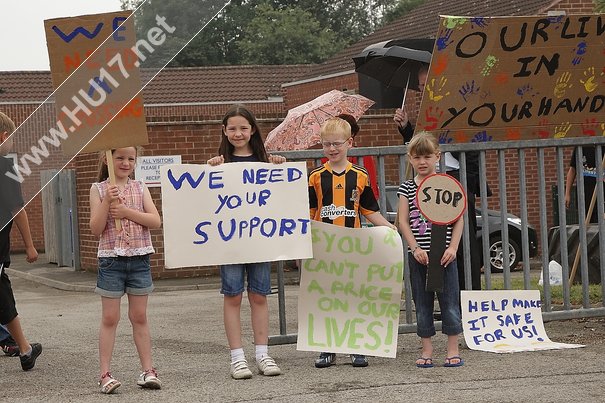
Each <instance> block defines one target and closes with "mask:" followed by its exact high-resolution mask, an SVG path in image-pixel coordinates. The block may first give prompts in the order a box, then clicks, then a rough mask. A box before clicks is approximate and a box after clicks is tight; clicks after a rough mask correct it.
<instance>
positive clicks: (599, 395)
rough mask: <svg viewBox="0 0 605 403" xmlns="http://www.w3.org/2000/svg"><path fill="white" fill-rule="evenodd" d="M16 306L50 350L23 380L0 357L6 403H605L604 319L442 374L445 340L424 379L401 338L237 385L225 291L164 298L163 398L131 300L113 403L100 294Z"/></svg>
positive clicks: (158, 305) (293, 293) (288, 363)
mask: <svg viewBox="0 0 605 403" xmlns="http://www.w3.org/2000/svg"><path fill="white" fill-rule="evenodd" d="M11 280H12V283H13V288H14V291H15V295H16V299H17V308H18V310H19V314H20V317H21V319H22V324H23V327H24V330H25V333H26V335H27V337H28V338H30V341H32V342H34V341H35V342H41V343H42V344H43V346H44V351H43V353H42V355H41V356H40V357H39V359H38V361H37V363H36V367H35V368H34V369H33V370H32V371H29V372H23V371H22V370H21V368H20V365H19V360H18V359H17V358H11V357H5V356H0V401H2V402H11V403H12V402H97V401H99V402H100V401H103V402H107V401H112V402H137V401H146V402H149V401H152V402H153V401H162V402H242V401H261V402H262V401H274V402H288V403H292V402H311V401H313V402H316V401H336V402H344V401H347V402H357V401H359V402H361V401H364V402H367V401H372V402H387V401H395V402H407V401H409V402H417V401H444V400H457V401H464V402H470V401H476V402H479V401H481V402H527V401H531V402H532V403H533V402H559V401H560V402H563V401H565V402H567V401H569V400H571V399H582V400H583V401H588V402H597V401H603V400H604V397H605V392H604V390H605V389H604V387H603V384H604V382H605V366H604V365H603V363H605V321H604V320H603V319H602V318H593V319H588V320H575V321H564V322H548V323H546V329H547V332H548V335H549V337H550V338H551V339H552V340H553V341H559V342H567V343H587V344H588V345H587V346H586V347H584V348H579V349H567V350H551V351H541V352H527V353H515V354H493V353H485V352H478V351H471V350H469V349H468V348H466V347H463V348H462V350H461V355H462V357H463V358H464V360H465V362H466V364H465V365H464V366H463V367H460V368H444V367H442V366H441V364H442V363H443V359H444V354H445V352H444V348H445V337H444V336H443V335H441V334H438V336H437V337H436V338H435V340H434V342H435V348H436V351H435V354H434V358H435V363H436V364H438V365H437V367H435V368H430V369H419V368H416V367H415V365H414V361H415V359H416V358H417V357H418V356H419V339H418V338H417V337H416V335H414V334H405V335H400V336H399V339H398V354H397V358H395V359H387V358H372V357H371V358H370V366H369V367H367V368H353V367H352V366H351V365H350V360H349V358H348V356H345V355H339V356H338V357H337V365H335V366H333V367H330V368H326V369H316V368H314V366H313V361H314V359H315V358H316V357H315V356H316V353H313V352H305V351H296V346H295V345H282V346H270V348H269V352H270V354H271V355H272V356H273V357H274V358H275V360H276V361H277V363H278V365H279V366H280V367H281V369H282V370H283V371H284V374H283V375H281V376H278V377H263V376H261V375H258V372H257V371H256V369H255V368H254V370H253V372H254V376H253V378H252V379H249V380H239V381H235V380H232V379H231V378H230V376H229V350H228V347H227V341H226V338H225V335H224V330H223V322H222V297H221V296H220V294H219V293H218V288H216V289H202V290H183V291H167V292H156V293H154V294H153V295H152V296H151V297H150V300H149V321H150V326H151V334H152V345H153V355H154V362H155V366H156V367H157V368H158V372H159V376H160V379H161V380H162V382H163V385H164V386H163V388H162V390H159V391H153V390H142V389H140V388H139V387H138V386H136V380H137V376H138V374H139V370H140V368H139V363H138V356H137V353H136V350H135V346H134V343H133V341H132V336H131V327H130V324H129V322H128V318H127V305H126V304H127V301H126V298H123V301H122V302H123V303H122V320H121V322H120V325H119V326H118V333H117V340H116V345H115V350H114V355H113V364H112V372H113V375H114V376H115V377H116V378H117V379H119V380H120V381H121V382H122V386H121V387H120V388H119V389H118V390H117V391H116V394H115V395H113V396H104V395H102V394H100V392H99V390H98V387H97V386H96V382H97V378H98V371H99V370H98V358H97V357H98V350H97V342H98V336H97V332H98V326H99V317H100V298H99V297H98V296H97V295H95V294H94V293H92V292H74V291H63V290H58V289H55V288H51V287H48V286H46V285H42V284H39V283H36V282H32V281H28V280H25V279H22V278H19V277H18V276H11ZM297 294H298V289H297V287H296V286H287V288H286V296H287V301H286V308H287V319H288V329H287V330H288V332H289V333H294V332H296V304H297ZM269 302H270V309H271V330H270V332H271V333H272V334H277V333H278V323H277V297H276V296H271V297H269ZM249 314H250V312H249V309H248V306H247V303H245V304H244V305H243V309H242V326H243V336H244V350H245V351H246V355H247V357H248V361H249V363H251V364H254V346H253V343H252V330H251V327H250V320H249V317H250V315H249Z"/></svg>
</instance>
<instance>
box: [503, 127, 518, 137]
mask: <svg viewBox="0 0 605 403" xmlns="http://www.w3.org/2000/svg"><path fill="white" fill-rule="evenodd" d="M504 137H505V138H506V139H507V140H519V139H520V138H521V131H520V130H519V128H518V127H513V128H509V129H506V134H505V135H504Z"/></svg>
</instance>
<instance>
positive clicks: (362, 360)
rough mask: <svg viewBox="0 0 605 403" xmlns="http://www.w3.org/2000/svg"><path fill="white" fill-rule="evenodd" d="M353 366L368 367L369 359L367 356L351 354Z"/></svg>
mask: <svg viewBox="0 0 605 403" xmlns="http://www.w3.org/2000/svg"><path fill="white" fill-rule="evenodd" d="M351 364H353V366H354V367H367V366H368V359H367V358H366V356H365V355H361V354H351Z"/></svg>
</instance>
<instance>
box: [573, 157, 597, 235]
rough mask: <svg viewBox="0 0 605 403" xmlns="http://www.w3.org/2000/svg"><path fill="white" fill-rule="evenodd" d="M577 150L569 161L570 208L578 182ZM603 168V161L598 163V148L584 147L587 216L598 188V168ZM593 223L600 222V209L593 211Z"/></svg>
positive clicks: (583, 168)
mask: <svg viewBox="0 0 605 403" xmlns="http://www.w3.org/2000/svg"><path fill="white" fill-rule="evenodd" d="M576 150H577V149H576V148H574V150H573V153H572V154H571V160H570V161H569V170H568V171H567V178H566V180H565V207H567V208H569V206H570V205H571V186H572V185H573V183H574V181H575V180H576V173H577V167H576ZM600 166H601V161H597V157H596V148H595V146H583V147H582V174H583V176H584V205H585V206H586V210H584V211H585V212H586V214H588V209H589V208H590V202H591V200H592V194H593V193H594V191H595V189H596V186H597V171H596V169H597V167H600ZM590 222H591V223H597V222H599V220H598V209H597V207H596V205H595V207H594V208H593V210H592V215H591V216H590Z"/></svg>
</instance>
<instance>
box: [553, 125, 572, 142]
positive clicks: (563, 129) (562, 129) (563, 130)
mask: <svg viewBox="0 0 605 403" xmlns="http://www.w3.org/2000/svg"><path fill="white" fill-rule="evenodd" d="M570 129H571V123H569V122H565V123H562V124H561V125H560V126H555V138H556V139H562V138H563V137H565V136H567V133H568V132H569V130H570Z"/></svg>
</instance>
